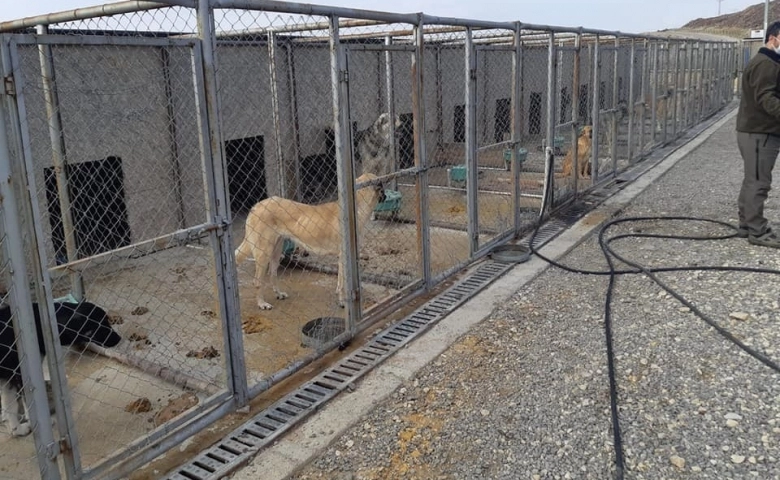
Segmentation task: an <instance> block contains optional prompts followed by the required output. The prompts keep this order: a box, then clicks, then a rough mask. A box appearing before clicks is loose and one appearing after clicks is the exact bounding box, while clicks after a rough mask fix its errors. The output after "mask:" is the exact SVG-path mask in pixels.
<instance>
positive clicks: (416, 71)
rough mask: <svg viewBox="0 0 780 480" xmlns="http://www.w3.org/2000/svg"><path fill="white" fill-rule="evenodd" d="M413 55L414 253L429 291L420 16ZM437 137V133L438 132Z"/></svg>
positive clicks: (421, 23)
mask: <svg viewBox="0 0 780 480" xmlns="http://www.w3.org/2000/svg"><path fill="white" fill-rule="evenodd" d="M414 46H415V50H414V54H413V55H412V111H413V116H412V118H413V120H414V121H413V127H414V165H415V167H417V169H418V171H419V173H418V174H417V198H418V203H417V249H418V251H419V252H420V257H421V258H420V260H421V263H422V276H423V282H424V284H425V288H426V289H430V288H432V287H433V284H434V281H433V274H432V272H431V233H430V232H431V210H430V208H429V204H428V191H429V190H428V151H427V149H426V148H425V140H426V138H425V94H424V92H425V88H424V82H423V74H424V70H425V63H424V52H425V36H424V31H423V21H422V14H420V15H419V16H418V18H417V25H416V26H415V27H414ZM439 135H440V136H441V131H439Z"/></svg>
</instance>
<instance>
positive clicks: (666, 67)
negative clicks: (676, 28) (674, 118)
mask: <svg viewBox="0 0 780 480" xmlns="http://www.w3.org/2000/svg"><path fill="white" fill-rule="evenodd" d="M662 48H663V54H664V58H663V90H662V93H661V96H663V99H664V111H663V116H664V118H663V122H664V124H663V127H662V128H663V130H662V132H661V138H662V143H663V144H666V142H667V141H668V138H669V137H668V131H669V106H670V105H671V103H672V102H671V100H672V98H671V97H670V96H669V81H670V77H669V75H670V73H671V68H670V60H671V44H670V43H669V41H668V40H667V41H666V42H664V44H663V47H662Z"/></svg>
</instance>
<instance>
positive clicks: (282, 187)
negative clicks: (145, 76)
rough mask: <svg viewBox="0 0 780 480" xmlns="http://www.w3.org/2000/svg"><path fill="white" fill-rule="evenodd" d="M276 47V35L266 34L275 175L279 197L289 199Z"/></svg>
mask: <svg viewBox="0 0 780 480" xmlns="http://www.w3.org/2000/svg"><path fill="white" fill-rule="evenodd" d="M277 50H278V45H277V43H276V34H275V33H273V32H271V33H269V34H268V70H269V75H270V76H269V80H270V83H271V119H272V121H273V124H274V151H275V153H276V168H277V169H278V172H277V175H278V176H279V187H278V188H279V195H281V196H282V197H284V198H290V195H289V187H290V185H289V182H288V180H287V168H286V165H287V164H288V162H286V161H285V158H284V152H283V150H282V119H281V106H280V102H279V79H278V77H277V74H276V70H277V68H278V67H277V64H276V62H277V55H276V52H277Z"/></svg>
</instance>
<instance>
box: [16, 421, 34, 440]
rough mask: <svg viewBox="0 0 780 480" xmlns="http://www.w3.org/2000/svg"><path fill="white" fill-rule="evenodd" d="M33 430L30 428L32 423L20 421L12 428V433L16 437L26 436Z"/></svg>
mask: <svg viewBox="0 0 780 480" xmlns="http://www.w3.org/2000/svg"><path fill="white" fill-rule="evenodd" d="M30 432H32V429H31V428H30V424H29V423H28V422H25V423H20V424H19V425H17V426H16V427H14V428H12V429H11V435H13V436H14V437H25V436H27V435H29V434H30Z"/></svg>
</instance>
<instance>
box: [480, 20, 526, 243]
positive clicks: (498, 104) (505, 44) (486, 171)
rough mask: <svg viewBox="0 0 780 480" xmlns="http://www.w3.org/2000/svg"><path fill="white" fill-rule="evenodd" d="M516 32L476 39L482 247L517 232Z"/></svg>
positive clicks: (488, 33)
mask: <svg viewBox="0 0 780 480" xmlns="http://www.w3.org/2000/svg"><path fill="white" fill-rule="evenodd" d="M512 33H513V32H507V31H501V30H498V31H496V30H484V31H480V32H478V33H477V34H476V35H475V41H476V44H477V47H476V62H477V71H478V72H479V73H478V75H477V82H476V83H477V85H476V86H477V106H476V107H477V108H476V112H477V125H478V128H477V159H476V160H477V166H478V176H477V178H478V195H479V200H478V202H477V205H478V212H479V216H478V223H479V225H478V227H479V232H480V236H479V240H480V245H484V244H485V243H487V242H489V241H490V240H492V239H494V238H496V237H498V236H501V235H502V234H504V233H506V232H508V231H511V230H512V229H513V228H514V212H513V211H512V209H513V201H512V191H513V187H514V185H513V175H512V170H511V167H512V163H511V162H512V149H513V148H517V146H516V144H515V143H513V141H514V140H515V139H514V138H513V136H514V135H513V133H512V97H513V92H512V86H513V81H512V61H513V57H514V55H515V49H514V47H513V46H512V39H513V37H512ZM483 42H484V43H483ZM488 42H490V43H488Z"/></svg>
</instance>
